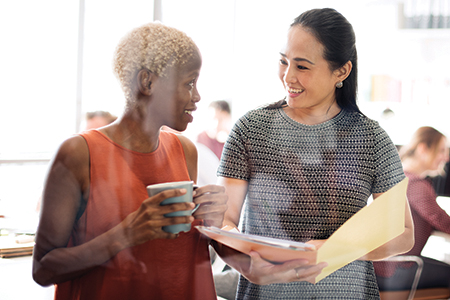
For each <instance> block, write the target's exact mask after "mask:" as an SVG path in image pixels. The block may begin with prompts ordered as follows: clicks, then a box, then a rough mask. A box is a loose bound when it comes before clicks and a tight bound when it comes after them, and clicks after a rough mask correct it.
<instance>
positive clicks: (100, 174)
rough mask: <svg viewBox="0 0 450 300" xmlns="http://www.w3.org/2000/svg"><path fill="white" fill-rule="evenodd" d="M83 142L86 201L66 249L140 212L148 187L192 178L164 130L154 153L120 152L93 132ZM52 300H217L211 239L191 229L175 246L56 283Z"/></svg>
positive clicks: (159, 243) (160, 246)
mask: <svg viewBox="0 0 450 300" xmlns="http://www.w3.org/2000/svg"><path fill="white" fill-rule="evenodd" d="M81 136H83V137H84V139H85V140H86V142H87V145H88V147H89V154H90V177H91V178H90V195H89V200H88V203H87V206H86V210H85V211H84V213H83V215H82V216H81V218H80V219H79V220H78V222H77V223H76V225H75V226H74V230H73V232H72V236H71V239H70V241H69V244H68V247H71V246H76V245H80V244H83V243H85V242H87V241H89V240H91V239H93V238H95V237H96V236H98V235H100V234H102V233H104V232H106V231H107V230H109V229H111V228H112V227H114V226H116V225H117V224H119V223H120V222H121V221H122V220H123V219H124V218H125V217H126V216H127V215H128V214H130V213H131V212H133V211H135V210H137V209H138V208H139V206H140V204H141V203H142V202H143V200H145V199H147V198H148V195H147V190H146V186H147V185H149V184H154V183H162V182H167V181H184V180H190V179H189V174H188V169H187V166H186V158H185V155H184V151H183V146H182V145H181V143H180V141H179V139H178V137H177V136H176V135H174V134H172V133H169V132H161V133H160V137H159V146H158V148H157V150H155V151H154V152H152V153H138V152H134V151H131V150H128V149H125V148H123V147H121V146H120V145H117V144H115V143H114V142H113V141H111V140H110V139H109V138H107V137H106V136H105V135H103V134H102V133H100V132H99V131H97V130H90V131H86V132H83V133H81ZM200 223H201V222H200V221H198V220H196V221H195V222H194V223H193V224H192V225H193V226H195V225H198V224H200ZM55 299H58V300H59V299H61V300H62V299H64V300H67V299H83V300H84V299H93V300H94V299H95V300H102V299H105V300H114V299H120V300H124V299H133V300H138V299H146V300H150V299H155V300H156V299H158V300H161V299H177V300H179V299H211V300H212V299H217V297H216V292H215V288H214V281H213V277H212V271H211V263H210V258H209V250H208V240H207V239H206V238H204V237H203V236H202V235H201V234H200V233H199V232H198V231H197V230H196V229H195V228H194V227H193V228H192V229H191V231H190V232H188V233H180V235H179V237H178V238H177V239H174V240H164V239H158V240H151V241H148V242H146V243H144V244H141V245H138V246H135V247H131V248H128V249H125V250H123V251H121V252H119V253H118V254H117V255H116V256H114V257H113V258H112V259H111V260H109V261H108V262H106V263H104V264H103V265H101V266H98V267H95V268H94V269H92V270H91V271H89V272H88V273H86V274H85V275H83V276H81V277H78V278H76V279H74V280H70V281H67V282H64V283H61V284H57V285H56V291H55Z"/></svg>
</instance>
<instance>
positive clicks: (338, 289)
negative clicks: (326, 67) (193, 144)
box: [218, 108, 405, 300]
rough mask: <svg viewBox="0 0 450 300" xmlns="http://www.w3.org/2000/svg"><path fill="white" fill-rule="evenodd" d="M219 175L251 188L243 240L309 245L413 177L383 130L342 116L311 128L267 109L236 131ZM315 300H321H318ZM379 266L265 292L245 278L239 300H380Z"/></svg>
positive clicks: (357, 265) (361, 264)
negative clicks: (251, 237)
mask: <svg viewBox="0 0 450 300" xmlns="http://www.w3.org/2000/svg"><path fill="white" fill-rule="evenodd" d="M218 175H219V176H223V177H231V178H237V179H242V180H246V181H248V184H249V185H248V193H247V198H246V205H245V211H244V220H243V224H242V225H243V227H242V228H243V232H245V233H249V234H257V235H262V236H268V237H274V238H281V239H287V240H293V241H300V242H305V241H308V240H311V239H327V238H328V237H329V236H330V235H331V234H332V233H333V232H334V231H335V230H336V229H338V228H339V227H340V226H341V225H342V224H343V223H344V222H345V221H346V220H347V219H349V218H350V217H351V216H353V215H354V214H355V213H356V212H358V211H359V210H360V209H361V208H363V207H364V206H366V205H367V199H368V197H369V196H370V195H371V194H372V193H382V192H385V191H387V190H388V189H390V188H391V187H393V186H394V185H396V184H397V183H398V182H400V181H401V180H402V179H403V178H404V177H405V176H404V173H403V169H402V165H401V162H400V159H399V157H398V153H397V150H396V148H395V146H394V144H393V143H392V141H391V140H390V138H389V137H388V135H387V134H386V132H385V131H384V130H383V129H382V128H381V127H380V126H379V125H378V123H377V122H375V121H373V120H370V119H368V118H367V117H365V116H363V115H361V114H359V113H356V112H348V111H345V110H342V111H341V112H340V113H339V114H338V115H337V116H335V117H334V118H333V119H331V120H329V121H327V122H324V123H321V124H318V125H304V124H300V123H298V122H295V121H294V120H292V119H291V118H289V117H288V116H287V115H286V113H285V112H284V110H283V109H282V108H278V109H269V108H259V109H256V110H253V111H250V112H248V113H247V114H245V115H244V116H243V117H242V118H240V119H239V120H238V121H237V123H236V124H235V126H234V128H233V130H232V132H231V133H230V136H229V138H228V141H227V143H226V145H225V148H224V152H223V156H222V161H221V165H220V167H219V170H218ZM314 297H315V298H314ZM378 298H379V296H378V287H377V283H376V279H375V275H374V271H373V266H372V263H371V262H367V261H355V262H353V263H351V264H349V265H347V266H345V267H344V268H342V269H340V270H338V271H336V272H334V273H333V274H331V275H329V276H328V277H327V278H325V279H323V280H321V281H320V282H319V283H317V284H315V285H313V284H310V283H307V282H295V283H288V284H272V285H266V286H259V285H256V284H252V283H250V282H248V281H247V280H246V279H245V278H243V277H241V279H240V282H239V289H238V299H347V300H348V299H378Z"/></svg>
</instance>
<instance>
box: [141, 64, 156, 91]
mask: <svg viewBox="0 0 450 300" xmlns="http://www.w3.org/2000/svg"><path fill="white" fill-rule="evenodd" d="M155 78H156V76H155V74H153V73H152V72H151V71H150V70H148V69H142V70H140V71H139V73H138V74H137V84H138V88H139V92H141V93H142V94H144V95H146V96H150V95H151V94H152V82H153V80H154V79H155Z"/></svg>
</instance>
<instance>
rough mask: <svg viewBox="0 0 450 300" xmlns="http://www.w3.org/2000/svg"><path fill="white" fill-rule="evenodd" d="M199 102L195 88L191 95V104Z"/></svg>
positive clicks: (198, 95)
mask: <svg viewBox="0 0 450 300" xmlns="http://www.w3.org/2000/svg"><path fill="white" fill-rule="evenodd" d="M200 100H201V97H200V93H199V92H198V89H197V87H196V88H195V89H194V92H193V94H192V102H194V103H197V102H199V101H200Z"/></svg>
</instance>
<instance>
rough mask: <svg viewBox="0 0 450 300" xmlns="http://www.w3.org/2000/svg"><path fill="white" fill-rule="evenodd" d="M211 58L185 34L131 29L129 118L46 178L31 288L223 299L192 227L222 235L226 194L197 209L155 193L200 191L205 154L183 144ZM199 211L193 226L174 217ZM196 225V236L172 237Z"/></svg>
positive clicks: (120, 74)
mask: <svg viewBox="0 0 450 300" xmlns="http://www.w3.org/2000/svg"><path fill="white" fill-rule="evenodd" d="M201 65H202V59H201V54H200V51H199V49H198V48H197V46H196V45H195V43H194V42H193V41H192V39H191V38H189V37H188V36H187V35H186V34H185V33H183V32H181V31H179V30H177V29H175V28H172V27H168V26H165V25H163V24H161V23H158V22H155V23H148V24H145V25H143V26H141V27H138V28H135V29H133V30H132V31H131V32H129V33H128V34H127V35H125V37H124V38H123V39H122V40H121V41H120V43H119V45H118V46H117V48H116V51H115V55H114V74H115V75H116V77H117V79H118V81H119V83H120V85H121V87H122V90H123V97H124V99H125V103H126V106H125V109H124V112H123V114H122V115H121V117H120V118H119V119H118V120H117V121H116V122H113V123H112V124H109V125H106V126H105V127H101V128H99V129H92V130H87V131H83V132H82V133H80V134H77V135H74V136H71V137H69V138H68V139H67V140H65V141H64V142H63V143H62V144H61V146H60V148H59V149H58V151H57V153H56V155H55V157H54V159H53V160H52V163H51V165H50V169H49V172H48V175H47V179H46V182H45V188H44V193H43V198H42V209H41V216H40V221H39V226H38V230H37V234H36V244H35V247H34V251H33V278H34V280H35V281H36V282H37V283H38V284H40V285H42V286H47V285H51V284H54V285H56V289H55V297H54V299H55V300H63V299H64V300H66V299H72V300H81V299H83V300H86V299H92V300H94V299H95V300H116V299H117V300H119V299H120V300H122V299H133V300H140V299H145V300H152V299H153V300H159V299H177V300H178V299H190V300H196V299H208V300H215V299H217V296H216V292H215V288H214V281H213V277H212V272H211V264H210V256H209V243H210V240H209V239H207V238H205V237H204V236H202V235H201V234H200V233H199V232H198V230H196V228H195V227H194V226H196V225H201V224H203V225H205V226H216V227H221V226H222V222H223V218H224V213H225V210H226V208H227V204H226V203H227V195H226V194H225V189H224V187H222V186H218V185H207V186H201V187H199V188H198V189H196V190H195V191H194V192H193V202H194V203H174V204H169V205H164V206H161V205H160V203H161V202H162V201H163V200H165V199H167V198H172V197H178V196H180V195H183V194H185V193H186V190H185V189H172V190H167V191H163V192H161V193H159V194H156V195H155V196H151V197H149V196H148V194H147V190H146V186H147V185H151V184H156V183H162V182H170V181H194V182H195V181H196V180H197V150H196V148H195V145H194V144H193V143H192V142H191V141H189V140H188V139H187V138H185V137H184V136H183V135H176V134H173V133H170V132H165V131H161V130H160V129H161V127H162V126H163V125H167V126H169V127H171V128H174V129H175V130H177V131H180V132H181V131H184V130H185V129H186V128H187V126H188V124H189V123H191V122H192V121H193V116H192V112H193V111H194V110H195V109H196V105H197V103H198V102H199V101H200V94H199V92H198V90H197V80H198V77H199V74H200V68H201ZM195 204H199V205H200V206H199V208H198V209H197V210H196V211H195V213H194V214H193V216H191V215H188V216H178V217H168V216H167V214H169V213H171V212H177V211H186V210H192V209H193V208H194V207H195ZM185 223H190V224H192V227H191V228H192V229H191V230H190V231H189V232H181V233H178V234H173V233H169V232H166V231H164V230H163V227H164V226H168V225H173V224H185Z"/></svg>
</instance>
